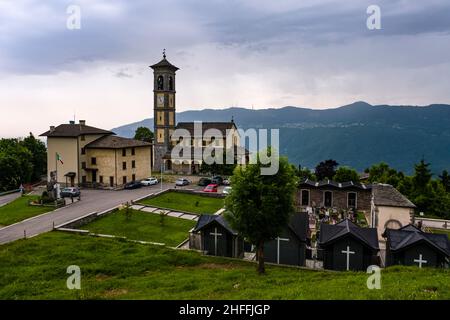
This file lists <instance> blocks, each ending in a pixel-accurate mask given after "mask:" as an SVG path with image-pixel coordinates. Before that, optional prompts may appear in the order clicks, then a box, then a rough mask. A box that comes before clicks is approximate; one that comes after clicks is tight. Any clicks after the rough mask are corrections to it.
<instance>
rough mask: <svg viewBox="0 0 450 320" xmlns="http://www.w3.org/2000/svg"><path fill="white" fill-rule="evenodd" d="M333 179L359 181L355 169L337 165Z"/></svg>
mask: <svg viewBox="0 0 450 320" xmlns="http://www.w3.org/2000/svg"><path fill="white" fill-rule="evenodd" d="M333 180H335V181H337V182H346V181H353V182H358V181H359V174H358V172H357V171H356V170H355V169H352V168H349V167H339V168H338V169H337V171H336V174H335V175H334V177H333Z"/></svg>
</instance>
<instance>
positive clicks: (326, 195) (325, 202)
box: [323, 191, 333, 208]
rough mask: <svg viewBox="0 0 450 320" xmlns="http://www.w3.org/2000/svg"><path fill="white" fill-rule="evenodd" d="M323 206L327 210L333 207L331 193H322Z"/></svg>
mask: <svg viewBox="0 0 450 320" xmlns="http://www.w3.org/2000/svg"><path fill="white" fill-rule="evenodd" d="M323 205H324V207H328V208H329V207H331V206H333V192H331V191H325V192H324V195H323Z"/></svg>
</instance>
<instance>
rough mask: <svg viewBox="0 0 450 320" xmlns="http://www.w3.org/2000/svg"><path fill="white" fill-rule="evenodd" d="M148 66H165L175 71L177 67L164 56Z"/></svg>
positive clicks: (154, 67)
mask: <svg viewBox="0 0 450 320" xmlns="http://www.w3.org/2000/svg"><path fill="white" fill-rule="evenodd" d="M150 68H152V69H159V68H167V69H171V70H173V71H177V70H178V69H179V68H178V67H175V66H174V65H173V64H171V63H170V62H169V61H168V60H167V59H166V58H165V57H164V58H163V59H162V60H161V61H160V62H158V63H155V64H154V65H151V66H150Z"/></svg>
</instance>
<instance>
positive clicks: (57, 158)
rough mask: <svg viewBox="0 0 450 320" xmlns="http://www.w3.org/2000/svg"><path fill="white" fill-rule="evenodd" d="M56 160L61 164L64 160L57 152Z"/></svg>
mask: <svg viewBox="0 0 450 320" xmlns="http://www.w3.org/2000/svg"><path fill="white" fill-rule="evenodd" d="M56 160H57V161H59V162H61V164H64V162H63V160H62V157H61V155H60V154H59V153H56Z"/></svg>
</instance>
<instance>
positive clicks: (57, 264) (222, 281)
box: [0, 232, 450, 299]
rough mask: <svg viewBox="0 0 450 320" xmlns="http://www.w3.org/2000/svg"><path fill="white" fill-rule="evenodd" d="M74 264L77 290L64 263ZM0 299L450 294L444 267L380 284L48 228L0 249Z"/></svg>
mask: <svg viewBox="0 0 450 320" xmlns="http://www.w3.org/2000/svg"><path fill="white" fill-rule="evenodd" d="M69 265H78V266H80V267H81V277H82V280H81V286H82V289H81V290H68V289H66V279H67V277H68V274H66V268H67V267H68V266H69ZM0 274H1V277H0V299H49V298H58V299H79V298H82V299H88V298H89V299H93V298H121V299H125V298H128V299H450V270H434V269H426V268H425V269H418V268H416V267H394V268H390V269H388V270H385V271H382V289H381V290H368V289H367V287H366V279H367V275H366V274H365V273H363V272H360V273H355V272H339V273H337V272H326V271H321V272H317V271H309V270H299V269H295V268H286V267H284V268H283V267H275V266H270V267H268V268H267V275H265V276H258V275H257V274H256V272H255V265H254V264H253V263H248V262H243V261H235V260H227V259H222V258H214V257H205V256H201V255H200V254H198V253H195V252H188V251H180V250H172V249H168V248H165V247H159V246H150V245H139V244H133V243H127V242H124V241H118V240H112V239H102V238H93V237H88V236H81V235H72V234H65V233H59V232H51V233H47V234H44V235H41V236H39V237H36V238H33V239H28V240H19V241H17V242H15V243H12V244H8V245H4V246H1V247H0Z"/></svg>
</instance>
